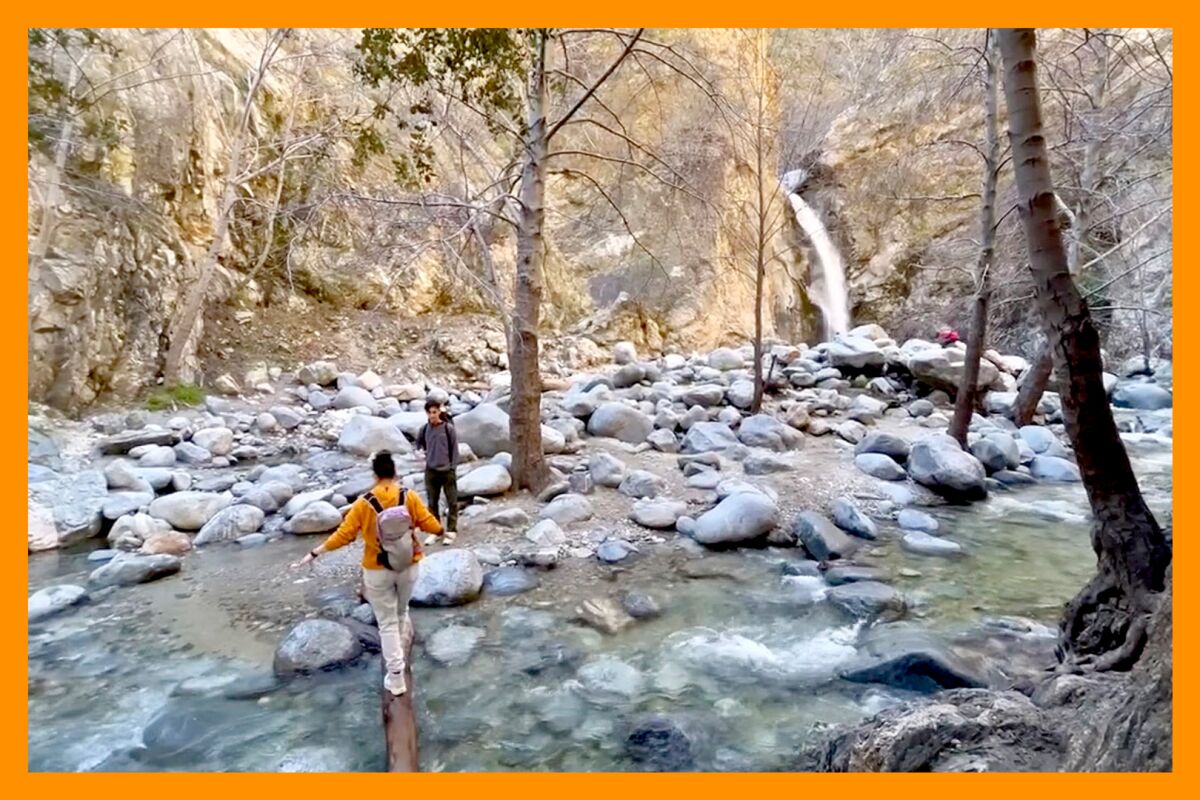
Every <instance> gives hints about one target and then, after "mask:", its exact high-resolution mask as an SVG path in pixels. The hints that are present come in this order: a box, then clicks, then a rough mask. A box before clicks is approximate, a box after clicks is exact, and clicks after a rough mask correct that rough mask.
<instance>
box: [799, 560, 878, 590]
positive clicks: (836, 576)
mask: <svg viewBox="0 0 1200 800" xmlns="http://www.w3.org/2000/svg"><path fill="white" fill-rule="evenodd" d="M804 563H806V564H812V565H813V566H814V567H815V566H816V563H815V562H812V561H809V562H804ZM784 574H785V575H787V574H792V573H789V572H788V571H786V570H785V572H784ZM823 577H824V578H825V582H826V583H828V584H829V585H830V586H841V585H842V584H845V583H858V582H860V581H875V582H877V583H887V576H886V575H885V574H884V572H883V570H880V569H876V568H875V567H860V566H856V565H853V564H848V565H845V566H839V567H830V568H829V569H827V570H825V572H824V573H823Z"/></svg>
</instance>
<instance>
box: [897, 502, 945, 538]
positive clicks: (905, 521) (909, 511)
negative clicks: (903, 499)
mask: <svg viewBox="0 0 1200 800" xmlns="http://www.w3.org/2000/svg"><path fill="white" fill-rule="evenodd" d="M896 524H897V525H899V526H900V527H901V528H903V529H904V530H906V531H921V532H922V533H933V532H934V531H936V530H937V529H938V521H937V520H936V519H934V518H933V517H931V516H929V515H928V514H926V513H925V512H924V511H918V510H917V509H915V508H902V509H900V513H899V514H897V515H896Z"/></svg>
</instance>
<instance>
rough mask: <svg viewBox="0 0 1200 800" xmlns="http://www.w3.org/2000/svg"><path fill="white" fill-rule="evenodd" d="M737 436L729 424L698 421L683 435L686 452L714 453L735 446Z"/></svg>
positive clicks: (684, 450)
mask: <svg viewBox="0 0 1200 800" xmlns="http://www.w3.org/2000/svg"><path fill="white" fill-rule="evenodd" d="M737 443H738V439H737V436H735V435H734V433H733V431H732V430H730V428H729V426H728V425H724V424H722V423H720V422H697V423H696V424H695V425H692V426H691V428H689V429H688V432H687V435H686V436H684V437H683V452H684V453H712V452H720V451H722V450H726V449H728V448H730V447H733V446H734V445H736V444H737Z"/></svg>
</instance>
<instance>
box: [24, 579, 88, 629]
mask: <svg viewBox="0 0 1200 800" xmlns="http://www.w3.org/2000/svg"><path fill="white" fill-rule="evenodd" d="M87 599H88V594H87V589H84V588H83V587H82V586H73V585H71V584H60V585H58V586H47V587H46V588H45V589H39V590H38V591H36V592H34V593H33V594H31V595H29V621H30V622H37V621H38V620H41V619H45V618H46V617H51V616H54V615H55V614H58V613H61V612H63V611H66V610H67V609H68V608H71V607H72V606H76V605H79V604H80V603H83V602H85V601H87Z"/></svg>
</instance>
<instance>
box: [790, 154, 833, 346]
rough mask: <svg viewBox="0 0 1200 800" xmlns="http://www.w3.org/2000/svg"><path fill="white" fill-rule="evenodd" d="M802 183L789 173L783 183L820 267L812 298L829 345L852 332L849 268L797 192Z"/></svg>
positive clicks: (810, 208)
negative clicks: (815, 253) (847, 273)
mask: <svg viewBox="0 0 1200 800" xmlns="http://www.w3.org/2000/svg"><path fill="white" fill-rule="evenodd" d="M800 182H801V181H800V180H798V179H797V178H796V176H795V174H794V173H788V175H785V176H784V180H783V184H784V188H785V189H786V190H787V193H788V200H789V201H790V202H791V204H792V210H793V211H794V212H795V214H796V222H797V223H799V225H800V229H801V230H803V231H804V235H805V236H807V237H808V239H809V241H811V242H812V244H813V248H814V249H815V250H816V251H817V266H818V269H819V272H820V276H821V277H820V280H819V281H816V282H815V284H816V285H814V286H810V287H809V296H810V297H811V298H812V301H813V302H814V303H815V304H816V306H817V308H819V309H821V316H822V317H823V321H824V326H825V329H824V331H823V333H824V338H825V340H826V341H829V340H830V339H833V337H834V336H836V335H837V334H839V333H845V332H846V331H848V330H849V329H850V298H849V295H848V293H847V291H846V267H845V265H844V264H843V263H842V254H841V253H839V252H838V249H837V247H836V246H835V245H834V243H833V240H832V239H830V238H829V231H827V230H825V225H824V223H822V222H821V218H820V217H818V216H817V213H816V212H815V211H813V209H812V207H811V206H810V205H809V204H808V203H806V202H804V198H802V197H801V196H800V192H799V191H798V190H797V188H796V187H798V186H799V184H800Z"/></svg>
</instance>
